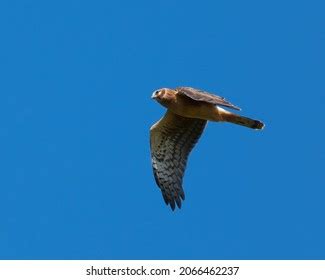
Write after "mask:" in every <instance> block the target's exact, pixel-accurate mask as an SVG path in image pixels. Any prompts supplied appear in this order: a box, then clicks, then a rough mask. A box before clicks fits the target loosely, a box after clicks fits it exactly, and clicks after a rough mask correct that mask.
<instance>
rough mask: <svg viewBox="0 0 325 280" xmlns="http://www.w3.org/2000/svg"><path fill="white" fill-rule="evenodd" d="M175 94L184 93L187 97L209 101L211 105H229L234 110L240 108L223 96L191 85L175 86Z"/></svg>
mask: <svg viewBox="0 0 325 280" xmlns="http://www.w3.org/2000/svg"><path fill="white" fill-rule="evenodd" d="M176 91H177V94H182V95H186V96H187V97H189V98H191V99H193V100H196V101H202V102H207V103H211V104H213V105H220V106H225V107H229V108H232V109H235V110H240V108H239V107H237V106H235V105H233V104H231V103H230V102H228V101H227V100H226V99H225V98H224V97H221V96H218V95H214V94H211V93H208V92H206V91H203V90H200V89H195V88H191V87H178V88H176Z"/></svg>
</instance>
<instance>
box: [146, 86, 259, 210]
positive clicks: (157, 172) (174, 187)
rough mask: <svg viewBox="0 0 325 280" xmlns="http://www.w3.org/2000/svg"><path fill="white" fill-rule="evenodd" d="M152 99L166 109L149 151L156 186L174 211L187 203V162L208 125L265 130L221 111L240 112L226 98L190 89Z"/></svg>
mask: <svg viewBox="0 0 325 280" xmlns="http://www.w3.org/2000/svg"><path fill="white" fill-rule="evenodd" d="M152 98H153V99H156V100H157V101H158V102H159V103H160V104H161V105H163V106H164V107H166V108H167V112H166V114H165V115H164V117H163V118H162V119H160V120H159V121H158V122H157V123H155V124H154V125H153V126H152V127H151V128H150V147H151V159H152V166H153V171H154V176H155V180H156V183H157V185H158V186H159V188H160V190H161V192H162V195H163V198H164V200H165V202H166V204H167V205H168V204H169V205H170V206H171V208H172V210H174V209H175V205H177V206H178V207H179V208H181V201H182V200H184V199H185V194H184V190H183V187H182V181H183V176H184V172H185V168H186V163H187V158H188V155H189V154H190V152H191V150H192V149H193V147H194V145H195V144H196V142H197V141H198V140H199V138H200V136H201V134H202V132H203V130H204V128H205V125H206V123H207V121H214V122H220V121H222V122H231V123H235V124H238V125H242V126H246V127H249V128H253V129H262V128H263V127H264V124H263V123H262V122H260V121H258V120H253V119H250V118H247V117H242V116H240V115H237V114H234V113H232V112H229V111H227V110H225V109H222V108H221V107H219V106H224V107H228V108H231V109H235V110H240V108H238V107H237V106H235V105H233V104H231V103H230V102H228V101H226V100H225V99H224V98H223V97H220V96H217V95H213V94H210V93H208V92H205V91H202V90H198V89H194V88H191V87H178V88H176V89H175V90H173V89H168V88H163V89H160V90H156V91H155V92H154V93H153V95H152Z"/></svg>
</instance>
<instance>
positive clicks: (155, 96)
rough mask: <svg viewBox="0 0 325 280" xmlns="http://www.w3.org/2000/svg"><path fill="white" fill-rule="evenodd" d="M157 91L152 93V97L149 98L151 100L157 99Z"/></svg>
mask: <svg viewBox="0 0 325 280" xmlns="http://www.w3.org/2000/svg"><path fill="white" fill-rule="evenodd" d="M156 94H157V91H154V92H153V93H152V95H151V98H152V99H156V98H157V95H156Z"/></svg>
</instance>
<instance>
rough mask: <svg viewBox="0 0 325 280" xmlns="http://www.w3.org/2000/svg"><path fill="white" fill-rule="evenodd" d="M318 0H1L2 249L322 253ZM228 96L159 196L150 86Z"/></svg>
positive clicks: (22, 252) (92, 254)
mask: <svg viewBox="0 0 325 280" xmlns="http://www.w3.org/2000/svg"><path fill="white" fill-rule="evenodd" d="M324 8H325V7H324V4H323V3H322V1H280V0H275V1H257V0H256V1H250V0H249V1H226V0H225V1H212V0H211V1H172V0H169V1H167V0H164V1H69V0H65V1H62V0H58V1H15V0H12V1H9V0H4V1H1V4H0V36H1V37H0V38H1V44H0V77H1V82H0V142H1V148H0V155H1V159H0V168H1V176H0V217H1V218H0V258H2V259H7V258H9V259H324V258H325V223H324V216H325V203H324V200H325V175H324V171H325V170H324V167H325V148H324V143H325V131H324V129H325V125H324V120H325V118H324V106H325V86H324V74H325V67H324V66H325V59H324V58H325V56H324V49H325V31H324V26H325V19H324ZM181 85H186V86H192V87H197V88H202V89H205V90H209V91H212V92H215V93H217V94H219V95H221V96H225V97H226V98H227V99H228V100H229V101H231V102H232V103H234V104H236V105H238V106H240V107H241V108H242V109H243V110H242V113H243V114H244V115H246V116H251V117H255V118H259V119H261V120H263V121H264V122H265V123H266V128H265V130H264V131H262V132H259V131H253V130H249V129H246V128H242V127H238V126H235V125H230V124H216V123H210V124H209V125H208V127H207V129H206V131H205V134H204V135H203V137H202V138H201V140H200V142H199V144H198V145H197V147H196V149H195V150H194V151H193V153H192V154H191V156H190V159H189V163H188V169H187V172H186V174H185V180H184V187H185V191H186V200H185V202H184V204H183V207H182V209H181V210H180V211H175V212H172V211H171V210H170V209H169V208H168V207H166V206H165V204H164V202H163V200H162V197H161V194H160V191H159V189H158V188H157V186H156V185H155V182H154V179H153V175H152V170H151V163H150V152H149V128H150V126H151V125H152V124H153V123H154V122H156V121H157V120H158V119H159V118H160V117H161V115H162V114H163V113H164V109H163V108H162V107H161V106H160V105H159V104H158V103H156V102H154V101H153V100H151V99H150V96H151V93H152V92H153V90H155V89H157V88H161V87H176V86H181Z"/></svg>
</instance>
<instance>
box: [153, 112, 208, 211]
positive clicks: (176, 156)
mask: <svg viewBox="0 0 325 280" xmlns="http://www.w3.org/2000/svg"><path fill="white" fill-rule="evenodd" d="M206 123H207V122H206V121H205V120H200V119H190V118H184V117H182V116H179V115H176V114H174V113H172V112H171V111H169V110H167V113H166V114H165V116H164V117H163V118H162V119H161V120H159V121H158V122H157V123H156V124H154V125H153V126H152V127H151V128H150V148H151V160H152V167H153V173H154V176H155V179H156V183H157V185H158V186H159V188H160V190H161V192H162V195H163V198H164V200H165V202H166V204H167V205H168V204H170V206H171V208H172V209H173V210H174V209H175V203H176V204H177V206H178V207H179V208H181V200H184V199H185V194H184V190H183V187H182V182H183V175H184V171H185V167H186V162H187V158H188V155H189V153H190V152H191V150H192V149H193V147H194V145H195V144H196V142H197V141H198V140H199V138H200V136H201V134H202V132H203V130H204V127H205V125H206Z"/></svg>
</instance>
